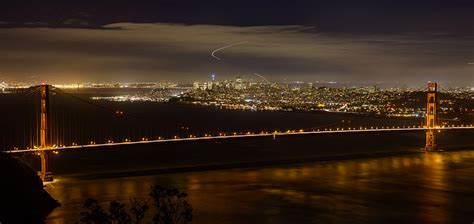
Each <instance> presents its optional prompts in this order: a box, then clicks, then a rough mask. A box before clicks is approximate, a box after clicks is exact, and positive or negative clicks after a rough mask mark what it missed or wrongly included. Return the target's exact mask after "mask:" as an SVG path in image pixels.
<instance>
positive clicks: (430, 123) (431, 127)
mask: <svg viewBox="0 0 474 224" xmlns="http://www.w3.org/2000/svg"><path fill="white" fill-rule="evenodd" d="M437 91H438V85H437V83H432V82H428V93H427V102H426V116H425V117H426V127H427V128H428V129H427V130H426V145H425V150H426V151H438V136H437V130H436V129H435V128H436V127H437V125H438V124H437V123H438V122H437V119H438V118H437V111H436V108H437V101H438V99H437V97H438V96H437Z"/></svg>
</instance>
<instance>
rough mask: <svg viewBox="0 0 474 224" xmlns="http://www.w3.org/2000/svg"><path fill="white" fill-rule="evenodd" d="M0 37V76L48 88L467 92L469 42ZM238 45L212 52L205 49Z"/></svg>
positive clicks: (143, 34)
mask: <svg viewBox="0 0 474 224" xmlns="http://www.w3.org/2000/svg"><path fill="white" fill-rule="evenodd" d="M104 28H106V29H94V30H91V29H66V28H61V29H51V28H14V29H0V49H2V54H1V55H0V78H3V79H16V80H24V81H31V78H28V77H32V76H33V77H36V78H35V79H37V80H36V81H38V82H39V81H42V80H51V82H56V83H57V82H84V81H111V80H114V81H163V80H183V81H193V80H205V79H208V76H209V74H210V73H211V72H216V73H217V74H218V76H219V78H221V79H223V78H233V77H235V76H237V75H240V76H244V77H246V78H254V77H253V75H252V74H253V73H259V74H263V75H265V76H266V77H267V78H269V79H271V80H273V81H278V80H282V79H284V78H286V79H287V80H301V81H317V80H326V81H351V82H357V81H369V82H380V81H382V82H399V83H406V84H410V85H417V84H418V83H424V82H425V81H427V80H433V81H434V80H436V81H441V82H445V83H446V82H450V83H455V84H457V83H462V84H463V85H474V80H473V75H472V72H473V71H474V68H473V66H471V65H469V64H468V63H469V62H472V61H473V56H472V53H473V52H472V49H474V38H473V37H469V36H463V38H459V36H456V35H451V34H440V33H424V34H403V35H401V34H398V35H393V34H377V35H375V34H340V33H331V32H329V33H327V32H320V31H318V29H317V28H315V27H310V26H251V27H238V26H217V25H184V24H163V23H156V24H131V23H121V24H110V25H106V26H104ZM242 41H247V42H246V43H245V44H242V45H239V46H235V47H232V48H228V49H225V50H223V51H220V52H218V53H217V54H218V56H219V57H220V58H222V60H221V61H218V60H216V59H214V58H212V57H211V55H210V53H211V51H212V50H214V49H217V48H219V47H222V46H225V45H228V44H233V43H238V42H242Z"/></svg>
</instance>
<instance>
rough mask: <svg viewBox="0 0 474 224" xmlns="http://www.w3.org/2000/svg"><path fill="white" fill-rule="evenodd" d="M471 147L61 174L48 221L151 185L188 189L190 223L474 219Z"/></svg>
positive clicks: (71, 217) (140, 193) (139, 193)
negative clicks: (253, 165) (113, 175)
mask: <svg viewBox="0 0 474 224" xmlns="http://www.w3.org/2000/svg"><path fill="white" fill-rule="evenodd" d="M473 173H474V151H463V152H451V153H443V154H439V153H426V154H418V155H411V156H400V157H389V158H375V159H360V160H347V161H338V162H324V163H317V164H307V165H301V166H293V167H277V168H261V169H251V170H249V169H246V170H241V169H236V170H225V171H208V172H195V173H183V174H167V175H157V176H145V177H130V178H117V179H99V180H80V179H68V180H67V179H65V180H62V181H59V182H57V183H55V184H54V185H53V186H50V187H49V188H48V191H49V192H51V194H52V195H53V196H54V197H55V198H57V199H59V200H60V201H61V202H62V203H63V206H62V207H61V208H59V209H57V210H55V211H54V212H53V214H51V216H50V218H49V220H48V222H50V223H63V222H73V221H77V220H78V214H79V211H78V209H80V207H81V205H82V201H83V200H84V199H85V198H88V197H93V198H96V199H99V200H100V201H103V202H106V201H108V200H112V199H118V200H122V201H125V202H128V199H129V198H130V197H138V198H146V197H147V194H148V192H149V189H150V186H151V185H152V184H160V185H163V186H168V187H177V188H179V189H181V190H183V191H186V192H188V194H189V197H190V201H191V203H192V204H193V207H194V217H195V220H194V223H315V222H332V223H334V222H349V223H367V222H373V223H379V222H410V223H413V222H418V223H449V222H467V223H471V222H472V221H473V219H474V208H473V207H472V202H474V190H473V189H472V188H471V186H474V175H472V174H473Z"/></svg>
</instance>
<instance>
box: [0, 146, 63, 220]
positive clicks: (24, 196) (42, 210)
mask: <svg viewBox="0 0 474 224" xmlns="http://www.w3.org/2000/svg"><path fill="white" fill-rule="evenodd" d="M0 178H1V179H2V180H1V181H0V223H43V222H44V221H43V220H44V219H45V218H46V216H47V215H48V214H49V213H50V212H51V211H52V210H53V209H54V208H56V207H58V206H59V205H60V204H59V203H58V202H57V201H56V200H55V199H53V198H52V197H51V196H50V195H49V194H48V192H46V191H45V190H44V189H43V182H42V181H41V179H40V178H39V177H38V175H37V174H36V171H34V170H33V169H31V168H30V167H29V166H28V165H26V164H25V163H24V162H23V161H22V160H21V159H18V158H15V157H12V156H10V155H7V154H4V153H0Z"/></svg>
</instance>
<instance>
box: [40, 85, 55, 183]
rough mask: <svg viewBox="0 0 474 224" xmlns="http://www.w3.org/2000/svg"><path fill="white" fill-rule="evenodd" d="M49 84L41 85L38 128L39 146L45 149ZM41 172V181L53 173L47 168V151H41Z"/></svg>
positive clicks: (49, 177)
mask: <svg viewBox="0 0 474 224" xmlns="http://www.w3.org/2000/svg"><path fill="white" fill-rule="evenodd" d="M48 120H49V85H46V84H42V85H41V129H40V148H41V149H46V148H48V147H49V146H50V141H49V140H50V138H49V128H48V126H49V125H48ZM40 156H41V173H40V176H41V178H42V179H43V181H52V180H53V175H52V173H51V172H50V168H49V158H48V157H49V153H48V152H47V151H41V152H40Z"/></svg>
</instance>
